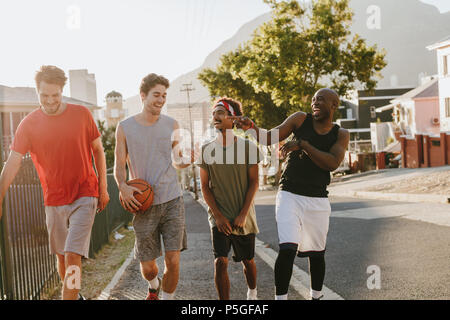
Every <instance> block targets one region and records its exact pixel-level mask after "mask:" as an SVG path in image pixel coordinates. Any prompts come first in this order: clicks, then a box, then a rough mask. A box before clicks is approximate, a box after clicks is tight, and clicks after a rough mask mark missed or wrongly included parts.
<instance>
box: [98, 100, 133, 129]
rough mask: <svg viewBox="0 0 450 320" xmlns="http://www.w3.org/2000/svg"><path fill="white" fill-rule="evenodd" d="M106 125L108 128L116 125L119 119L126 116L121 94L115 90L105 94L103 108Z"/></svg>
mask: <svg viewBox="0 0 450 320" xmlns="http://www.w3.org/2000/svg"><path fill="white" fill-rule="evenodd" d="M104 115H105V118H106V126H107V127H109V128H112V127H117V125H118V124H119V122H120V121H122V120H123V119H125V118H126V117H127V116H128V113H127V110H126V109H124V107H123V98H122V94H121V93H119V92H117V91H111V92H110V93H108V94H107V95H106V110H105V114H104Z"/></svg>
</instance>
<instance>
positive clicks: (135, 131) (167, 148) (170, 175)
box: [119, 115, 182, 205]
mask: <svg viewBox="0 0 450 320" xmlns="http://www.w3.org/2000/svg"><path fill="white" fill-rule="evenodd" d="M174 124H175V120H174V119H172V118H170V117H168V116H166V115H161V116H160V117H159V120H158V121H157V122H156V123H155V124H153V125H152V126H143V125H141V124H139V123H138V122H137V121H136V119H135V118H134V116H133V117H130V118H127V119H125V120H123V121H122V122H120V124H119V125H120V126H121V127H122V129H123V131H124V133H125V137H126V143H127V148H128V159H127V163H128V168H129V170H130V178H131V179H143V180H145V181H147V182H148V183H150V184H151V185H152V187H153V189H154V192H155V198H154V200H153V204H154V205H158V204H162V203H166V202H169V201H171V200H173V199H176V198H178V197H180V196H181V195H182V193H181V188H180V185H179V183H178V181H177V172H176V170H175V168H174V167H173V166H172V140H171V137H172V132H173V127H174Z"/></svg>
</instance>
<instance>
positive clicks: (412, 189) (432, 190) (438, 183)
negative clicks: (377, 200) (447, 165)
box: [364, 170, 450, 195]
mask: <svg viewBox="0 0 450 320" xmlns="http://www.w3.org/2000/svg"><path fill="white" fill-rule="evenodd" d="M364 191H374V192H385V193H409V194H424V193H428V194H436V195H450V170H448V171H441V172H435V173H431V174H426V175H422V176H419V177H415V178H410V179H405V180H400V181H396V182H395V183H389V184H383V185H379V186H375V187H372V188H369V189H366V190H364Z"/></svg>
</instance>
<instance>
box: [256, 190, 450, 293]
mask: <svg viewBox="0 0 450 320" xmlns="http://www.w3.org/2000/svg"><path fill="white" fill-rule="evenodd" d="M275 196H276V192H275V191H264V192H259V193H258V195H257V198H256V212H257V218H258V224H259V227H260V231H261V232H260V234H259V235H258V238H259V239H260V240H261V241H263V242H264V243H266V244H268V245H270V247H271V248H272V249H274V250H275V251H278V238H277V232H276V221H275V206H274V203H275ZM330 202H331V208H332V216H331V219H330V231H329V234H328V246H327V254H326V263H327V271H326V278H325V286H326V287H328V288H330V289H331V290H332V291H334V292H336V293H337V294H339V295H340V296H341V297H343V298H344V299H350V300H379V299H383V300H390V299H402V300H403V299H450V232H449V231H450V227H449V226H448V224H447V223H443V222H442V221H447V220H446V218H445V217H442V208H443V207H442V206H439V207H437V208H439V210H433V208H434V207H433V205H430V204H417V203H414V204H411V203H402V202H393V201H379V200H364V199H354V198H337V197H332V198H330ZM443 206H445V205H443ZM446 208H447V207H445V208H444V210H445V209H446ZM427 210H428V211H429V212H428V213H429V215H431V216H433V213H435V212H433V211H438V214H435V216H436V215H437V216H436V217H435V219H429V220H431V221H434V222H435V223H430V222H424V221H421V220H424V219H423V216H424V215H425V214H427V212H426V211H427ZM449 212H450V211H449ZM444 218H445V219H444ZM425 220H427V219H425ZM295 264H296V265H297V266H298V267H299V268H300V269H302V270H304V271H308V263H307V259H300V258H296V261H295ZM378 276H379V277H378ZM378 280H379V282H378Z"/></svg>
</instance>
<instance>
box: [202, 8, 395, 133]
mask: <svg viewBox="0 0 450 320" xmlns="http://www.w3.org/2000/svg"><path fill="white" fill-rule="evenodd" d="M264 2H265V3H267V4H268V5H269V6H270V7H271V9H272V19H271V20H270V21H269V22H267V23H265V24H264V25H262V26H261V27H260V28H258V29H257V30H256V31H255V33H254V34H253V37H252V39H251V40H249V41H248V42H247V43H245V44H243V45H241V46H240V47H239V48H238V49H237V50H235V51H234V52H230V53H228V54H225V55H223V56H222V58H221V62H220V65H219V66H218V68H217V70H211V69H205V70H203V71H202V72H201V73H200V75H199V79H200V80H201V81H202V83H203V84H204V85H205V86H207V87H208V89H209V91H210V94H211V96H224V95H226V96H231V97H233V98H236V99H238V100H240V101H241V102H242V104H243V107H244V112H245V114H246V115H248V116H249V117H250V118H252V119H253V120H255V122H256V123H257V125H259V126H262V127H273V126H275V125H277V124H279V123H281V122H282V121H283V120H284V119H285V118H286V117H287V116H289V115H290V114H292V113H294V112H296V111H299V110H303V111H309V110H310V101H311V98H312V96H313V95H314V93H315V92H316V91H317V90H318V89H320V88H323V87H331V88H333V89H335V90H336V91H337V92H338V93H339V95H341V96H346V95H347V94H348V93H349V91H350V90H353V89H356V88H360V87H362V88H364V89H367V90H372V89H374V88H375V87H376V84H377V78H379V77H380V71H381V70H382V69H383V68H384V67H385V66H386V61H385V59H384V58H385V53H384V51H378V49H377V46H376V45H375V46H368V45H367V44H366V41H365V40H364V39H362V38H361V37H360V36H358V35H354V36H353V37H351V31H350V27H351V23H352V18H353V12H352V11H351V9H350V8H349V0H312V1H311V2H310V3H307V4H304V3H303V4H299V2H298V1H296V0H289V1H277V0H264Z"/></svg>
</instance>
